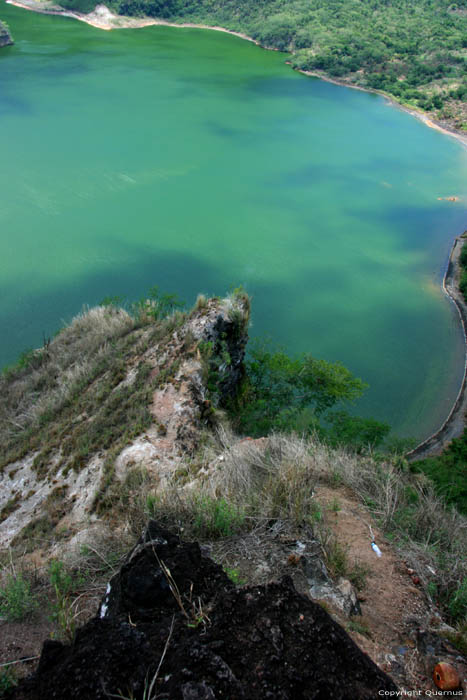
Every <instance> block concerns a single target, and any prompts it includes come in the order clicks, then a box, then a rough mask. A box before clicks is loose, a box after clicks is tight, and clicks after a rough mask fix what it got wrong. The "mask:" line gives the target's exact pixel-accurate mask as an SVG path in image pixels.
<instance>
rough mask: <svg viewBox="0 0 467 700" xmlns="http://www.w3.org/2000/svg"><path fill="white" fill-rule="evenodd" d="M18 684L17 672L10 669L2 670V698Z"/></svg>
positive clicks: (0, 676)
mask: <svg viewBox="0 0 467 700" xmlns="http://www.w3.org/2000/svg"><path fill="white" fill-rule="evenodd" d="M17 683H18V681H17V680H16V676H15V672H14V671H13V670H12V669H11V668H10V667H7V668H2V670H1V671H0V697H2V695H3V693H6V692H7V691H8V690H11V689H12V688H14V687H15V685H17Z"/></svg>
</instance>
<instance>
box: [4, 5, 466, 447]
mask: <svg viewBox="0 0 467 700" xmlns="http://www.w3.org/2000/svg"><path fill="white" fill-rule="evenodd" d="M6 3H7V4H9V5H14V6H16V7H19V8H21V9H26V10H30V11H32V12H37V13H39V14H47V15H56V16H57V15H58V16H62V17H70V18H72V19H77V20H78V21H80V22H85V23H86V24H89V25H90V26H92V27H95V28H96V29H102V30H104V31H111V30H112V29H138V28H142V27H149V26H163V27H174V28H177V27H180V28H190V29H210V30H213V31H218V32H223V33H225V34H231V35H232V36H236V37H238V38H240V39H244V40H245V41H250V42H251V43H253V44H255V45H256V46H260V47H261V48H264V49H265V50H269V51H270V50H272V51H277V49H274V48H273V47H268V46H263V45H262V44H260V42H259V41H257V40H256V39H253V38H252V37H250V36H248V35H247V34H244V33H242V32H236V31H233V30H230V29H226V28H225V27H218V26H210V25H204V24H194V23H191V22H183V23H178V24H177V23H175V22H167V21H166V20H162V19H153V18H150V17H146V18H142V17H128V16H124V15H115V14H114V13H113V12H111V11H110V10H109V9H108V8H107V7H106V6H105V5H96V8H95V9H94V11H93V12H91V13H89V14H82V13H79V12H74V11H68V10H64V9H63V8H61V7H60V6H59V5H53V4H51V3H50V2H48V3H47V4H46V3H44V5H45V6H44V7H41V6H40V4H39V3H38V2H37V0H6ZM286 64H287V65H289V66H291V63H290V61H286ZM292 70H295V71H296V72H298V73H302V74H303V75H306V76H309V77H313V78H318V79H319V80H324V81H326V82H329V83H333V84H334V85H338V86H340V87H347V88H352V89H353V90H361V91H362V92H368V93H373V94H376V95H379V96H381V97H384V98H385V100H386V101H387V103H388V104H389V105H390V106H393V107H396V108H398V109H400V110H402V111H404V112H407V113H408V114H410V115H411V116H413V117H415V118H416V119H418V120H419V121H421V122H423V124H425V126H427V127H429V128H431V129H435V130H437V131H440V132H441V133H443V134H445V135H447V136H451V137H452V138H454V139H456V140H457V141H459V142H460V143H461V144H462V145H463V146H464V147H465V148H467V135H464V134H462V133H461V132H459V131H457V130H455V129H454V128H452V129H450V128H449V127H447V126H446V125H443V124H440V123H438V122H436V121H435V120H433V119H430V117H429V116H428V115H427V114H425V113H424V112H421V111H419V110H417V109H416V108H412V107H407V106H405V105H402V104H401V103H400V102H397V100H395V99H394V98H393V97H392V96H391V95H389V94H387V93H385V92H383V91H381V90H376V89H373V88H366V87H362V86H361V85H353V84H352V83H348V82H346V81H344V80H338V79H335V78H331V77H328V76H326V75H323V74H321V73H319V72H315V71H306V70H300V69H298V68H292ZM465 241H467V231H466V232H464V234H461V235H460V236H457V237H456V238H455V240H454V243H453V245H452V248H451V252H450V255H449V261H448V265H447V268H446V271H445V274H444V277H443V283H442V288H443V291H444V293H445V294H446V295H447V297H448V298H449V299H450V301H451V302H452V303H453V304H454V305H455V307H456V309H457V312H458V314H459V317H460V321H461V328H462V331H463V335H464V350H465V362H464V375H463V379H462V383H461V387H460V389H459V392H458V394H457V397H456V400H455V402H454V404H453V406H452V408H451V411H450V412H449V415H448V416H447V418H446V419H445V421H444V422H443V424H442V425H441V427H440V428H439V429H438V430H437V431H436V432H435V433H433V434H432V435H430V436H429V437H427V438H426V439H425V440H423V441H422V442H421V443H419V444H418V445H417V446H416V447H414V448H413V449H412V450H410V452H408V453H406V455H405V456H406V458H407V459H409V460H413V459H422V458H424V457H427V456H429V455H433V454H439V452H441V451H442V449H443V448H444V446H445V445H446V443H447V442H449V441H450V440H452V439H453V438H455V437H458V436H459V435H461V434H462V432H463V429H464V427H465V421H464V415H467V303H466V302H465V300H464V298H463V296H462V294H460V292H459V289H458V284H457V278H458V276H459V264H458V259H459V255H460V251H461V249H462V245H463V243H464V242H465Z"/></svg>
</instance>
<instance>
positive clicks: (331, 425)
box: [230, 340, 390, 450]
mask: <svg viewBox="0 0 467 700" xmlns="http://www.w3.org/2000/svg"><path fill="white" fill-rule="evenodd" d="M245 366H246V377H245V380H244V383H243V387H242V389H241V392H240V394H239V396H238V397H237V399H236V401H235V402H234V403H233V404H232V406H231V407H230V409H231V414H232V416H233V420H234V425H235V427H236V428H237V430H240V431H241V432H243V433H246V434H248V435H251V436H253V437H258V436H262V435H267V434H268V433H271V432H272V431H274V430H280V431H286V432H290V431H295V432H300V433H312V432H318V433H319V434H320V435H321V436H322V437H324V438H325V439H327V440H328V442H330V443H331V444H333V445H339V444H346V445H350V446H351V447H353V448H354V449H355V450H362V449H364V448H367V447H369V446H370V447H374V446H375V445H378V444H380V443H381V442H382V441H383V440H384V438H385V437H386V435H387V434H388V432H389V430H390V428H389V426H388V425H386V424H384V423H379V422H378V421H376V420H374V419H371V418H369V419H365V418H358V417H356V416H350V415H349V414H348V413H346V412H345V411H338V412H335V413H330V412H329V411H330V409H331V408H333V407H334V406H336V405H338V404H339V403H351V402H353V401H354V400H355V399H357V398H358V397H360V396H361V394H362V393H363V391H364V389H365V388H366V386H367V385H366V384H365V383H364V382H362V380H361V379H358V378H357V377H354V376H353V375H352V373H351V372H350V371H349V370H348V369H346V368H345V367H344V366H343V365H342V364H340V363H339V362H335V363H331V362H326V361H325V360H317V359H315V358H314V357H312V356H311V355H302V356H299V357H295V358H292V357H289V356H288V355H286V353H285V352H284V351H282V350H275V349H273V348H271V346H270V343H269V342H267V341H264V340H263V341H259V340H258V341H256V342H254V343H253V344H252V347H251V349H250V352H249V356H248V358H247V360H246V363H245Z"/></svg>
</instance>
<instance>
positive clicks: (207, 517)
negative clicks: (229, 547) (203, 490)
mask: <svg viewBox="0 0 467 700" xmlns="http://www.w3.org/2000/svg"><path fill="white" fill-rule="evenodd" d="M194 505H195V509H194V522H193V529H194V531H195V533H196V535H197V536H198V537H201V538H206V537H209V538H213V539H217V538H219V537H230V536H231V535H234V534H235V533H237V532H240V531H241V530H242V529H243V527H244V524H245V513H244V512H243V511H242V510H241V509H240V508H239V507H237V506H236V505H233V504H231V503H229V502H228V501H227V500H226V499H225V498H219V499H218V498H211V497H209V496H204V497H200V498H199V499H197V500H195V502H194Z"/></svg>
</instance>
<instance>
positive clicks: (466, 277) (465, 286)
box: [459, 243, 467, 302]
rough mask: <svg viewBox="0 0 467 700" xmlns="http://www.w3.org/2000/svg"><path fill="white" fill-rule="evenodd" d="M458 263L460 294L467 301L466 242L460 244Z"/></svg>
mask: <svg viewBox="0 0 467 700" xmlns="http://www.w3.org/2000/svg"><path fill="white" fill-rule="evenodd" d="M459 265H460V280H459V289H460V290H461V292H462V295H463V297H464V299H465V301H466V302H467V243H464V245H463V246H462V251H461V254H460V256H459Z"/></svg>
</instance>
